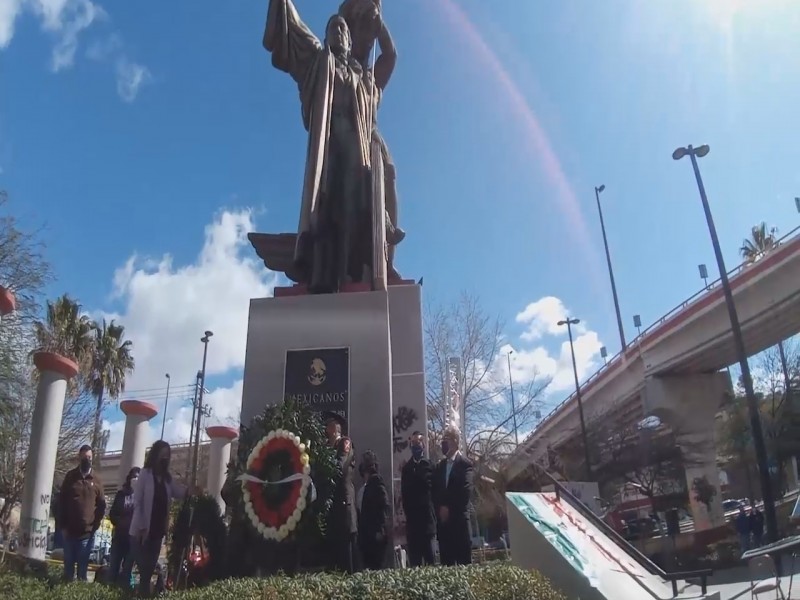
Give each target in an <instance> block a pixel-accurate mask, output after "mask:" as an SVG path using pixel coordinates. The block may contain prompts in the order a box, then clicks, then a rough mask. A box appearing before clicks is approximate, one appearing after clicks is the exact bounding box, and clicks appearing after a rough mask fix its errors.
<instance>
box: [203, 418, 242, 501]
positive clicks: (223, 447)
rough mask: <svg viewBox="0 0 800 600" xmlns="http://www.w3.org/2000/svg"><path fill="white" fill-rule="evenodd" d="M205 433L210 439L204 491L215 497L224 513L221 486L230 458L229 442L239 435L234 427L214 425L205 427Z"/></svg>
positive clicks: (223, 482)
mask: <svg viewBox="0 0 800 600" xmlns="http://www.w3.org/2000/svg"><path fill="white" fill-rule="evenodd" d="M206 433H207V434H208V437H209V438H210V439H211V450H210V456H209V460H208V479H207V481H206V487H207V489H206V492H207V493H208V494H209V495H210V496H213V497H214V498H215V499H216V501H217V504H219V508H220V510H221V511H222V514H223V515H224V514H225V501H224V500H223V499H222V487H223V486H224V485H225V475H226V474H227V472H228V462H229V461H230V459H231V442H233V440H235V439H236V438H237V437H239V430H238V429H236V428H235V427H226V426H224V425H215V426H212V427H206Z"/></svg>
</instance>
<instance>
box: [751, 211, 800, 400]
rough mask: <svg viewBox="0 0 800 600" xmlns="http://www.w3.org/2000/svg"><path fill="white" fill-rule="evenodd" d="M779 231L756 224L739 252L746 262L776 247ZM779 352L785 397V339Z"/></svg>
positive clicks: (786, 377)
mask: <svg viewBox="0 0 800 600" xmlns="http://www.w3.org/2000/svg"><path fill="white" fill-rule="evenodd" d="M777 233H778V229H777V227H771V228H770V230H769V233H768V232H767V224H766V223H764V222H763V221H762V222H761V223H760V224H759V225H754V226H753V229H751V230H750V239H747V238H745V239H744V241H743V242H742V247H741V248H739V252H740V253H741V255H742V258H743V259H744V260H745V262H747V263H754V262H756V261H757V260H758V259H759V258H761V257H763V256H765V255H766V254H767V253H768V252H770V251H771V250H773V249H775V248H776V247H777V245H778V241H777V239H776V235H777ZM778 352H779V355H780V358H781V366H782V368H783V377H784V385H785V390H786V391H785V392H784V397H787V396H788V394H789V391H790V388H791V380H790V378H789V369H788V367H787V365H786V350H785V348H784V346H783V341H780V342H778Z"/></svg>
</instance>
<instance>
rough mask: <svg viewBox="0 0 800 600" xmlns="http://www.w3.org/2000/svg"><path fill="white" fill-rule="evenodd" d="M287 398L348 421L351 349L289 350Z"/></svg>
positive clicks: (286, 380) (285, 381)
mask: <svg viewBox="0 0 800 600" xmlns="http://www.w3.org/2000/svg"><path fill="white" fill-rule="evenodd" d="M283 398H284V400H286V399H290V398H291V399H292V400H293V401H294V402H297V403H298V404H300V403H302V404H305V405H306V406H309V407H310V408H311V409H312V410H314V411H317V412H322V413H333V414H335V415H338V416H339V417H341V418H342V419H343V420H344V422H345V423H347V422H348V417H349V411H350V349H349V348H320V349H317V350H287V351H286V368H285V370H284V376H283Z"/></svg>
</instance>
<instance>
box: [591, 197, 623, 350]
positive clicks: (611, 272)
mask: <svg viewBox="0 0 800 600" xmlns="http://www.w3.org/2000/svg"><path fill="white" fill-rule="evenodd" d="M604 189H606V186H605V185H601V186H600V187H596V188H594V197H595V198H596V199H597V212H598V213H599V214H600V229H601V230H602V231H603V245H604V246H605V248H606V262H608V277H609V279H611V294H612V295H613V296H614V310H616V311H617V327H619V343H620V350H621V351H623V352H624V351H625V348H626V346H627V344H626V343H625V330H624V329H623V327H622V313H621V312H620V310H619V298H618V297H617V284H616V283H615V282H614V269H612V268H611V253H610V252H609V250H608V238H606V224H605V221H603V207H602V205H601V204H600V192H602V191H603V190H604Z"/></svg>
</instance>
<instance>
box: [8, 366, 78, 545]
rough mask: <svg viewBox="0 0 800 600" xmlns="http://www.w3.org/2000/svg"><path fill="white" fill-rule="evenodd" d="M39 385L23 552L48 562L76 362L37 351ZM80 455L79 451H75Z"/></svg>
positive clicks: (22, 521) (24, 501) (24, 496)
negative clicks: (67, 405)
mask: <svg viewBox="0 0 800 600" xmlns="http://www.w3.org/2000/svg"><path fill="white" fill-rule="evenodd" d="M33 364H34V365H35V366H36V368H37V369H38V370H39V386H38V388H37V390H36V405H35V407H34V409H33V421H32V423H31V441H30V449H29V450H28V465H27V468H26V473H25V488H24V490H23V492H22V510H21V514H20V524H19V553H20V554H21V555H22V556H27V557H28V558H33V559H37V560H44V559H45V553H46V552H47V534H48V525H49V522H50V494H51V493H52V490H53V475H54V471H55V467H56V454H57V452H58V436H59V432H60V430H61V417H62V414H63V412H64V397H65V395H66V392H67V382H68V380H69V379H71V378H73V377H75V375H77V373H78V365H77V364H75V362H74V361H72V360H69V359H68V358H64V357H63V356H59V355H58V354H53V353H50V352H37V353H36V354H34V356H33ZM75 451H76V452H77V451H78V449H77V448H75Z"/></svg>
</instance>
